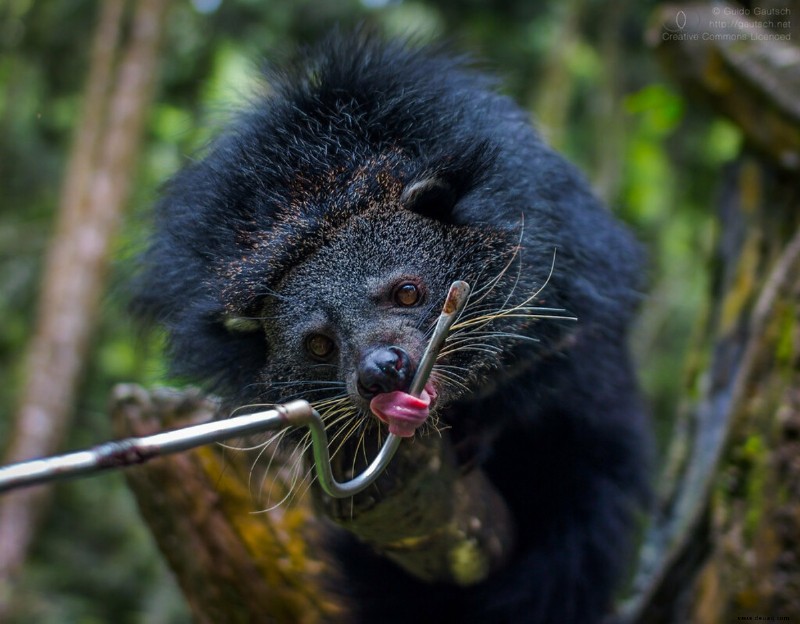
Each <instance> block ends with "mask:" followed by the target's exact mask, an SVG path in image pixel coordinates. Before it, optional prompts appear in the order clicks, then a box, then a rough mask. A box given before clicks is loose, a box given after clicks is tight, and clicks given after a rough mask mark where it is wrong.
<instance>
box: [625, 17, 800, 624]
mask: <svg viewBox="0 0 800 624" xmlns="http://www.w3.org/2000/svg"><path fill="white" fill-rule="evenodd" d="M735 9H736V7H733V6H731V5H726V4H722V3H715V4H714V5H708V6H700V5H687V6H673V7H668V8H664V9H662V10H660V11H659V13H658V15H657V20H656V26H655V27H654V29H653V30H652V31H651V33H650V34H651V38H652V41H653V43H654V45H655V47H656V49H657V53H658V54H659V55H660V57H661V59H662V60H663V61H664V63H665V65H666V66H667V68H668V69H669V70H670V72H671V74H672V75H673V76H674V77H675V78H676V79H677V81H678V82H679V84H680V85H681V87H682V88H683V89H684V91H685V93H686V94H687V95H688V97H689V98H690V99H691V100H693V101H695V102H697V103H702V104H704V105H710V107H711V108H712V109H713V110H714V111H716V112H718V113H720V114H722V115H725V116H727V117H728V118H729V119H730V120H732V121H733V122H734V123H735V124H736V125H737V126H738V127H739V128H740V129H741V131H742V134H743V137H744V144H743V148H742V153H741V155H740V157H739V158H738V160H737V161H736V162H734V163H731V164H730V165H729V166H728V167H726V169H725V170H724V171H722V172H721V174H720V181H719V188H720V195H719V200H718V207H717V214H718V219H719V228H718V234H717V241H716V252H715V257H714V258H713V263H712V291H711V292H710V293H709V306H708V310H709V311H708V314H707V317H706V319H704V321H703V322H702V328H703V331H702V333H701V337H700V339H699V341H698V344H696V345H695V348H694V352H693V353H692V355H691V358H690V360H689V372H690V375H689V383H688V385H687V388H686V394H685V396H684V399H683V409H682V411H681V413H680V414H679V416H678V420H677V422H676V428H675V431H676V435H675V438H674V441H673V443H672V447H671V452H670V455H669V462H668V464H667V466H666V468H665V470H664V473H663V479H662V483H661V484H660V486H661V494H662V497H661V500H660V501H659V503H660V504H659V508H658V510H657V514H656V516H655V518H654V520H653V524H652V526H651V529H650V531H649V534H648V536H647V538H646V542H645V547H644V548H643V551H642V565H641V566H640V569H639V573H638V576H637V579H636V581H635V587H634V592H635V596H634V598H633V599H632V601H631V603H630V604H629V605H628V609H627V610H626V619H627V621H630V622H637V623H641V624H645V623H647V624H660V623H664V624H667V623H670V624H671V623H676V624H677V623H678V622H693V623H697V624H712V623H720V624H722V623H724V622H732V621H735V620H736V619H737V618H739V617H748V616H758V617H762V618H783V619H785V621H800V552H798V545H800V544H798V542H800V496H799V495H800V455H798V451H800V435H799V434H800V322H799V321H800V297H799V295H800V184H799V183H798V179H799V176H800V171H799V170H798V168H799V167H800V106H799V104H800V100H798V94H800V75H799V74H798V72H797V67H798V62H799V61H800V50H798V49H797V48H796V47H794V46H792V45H791V44H790V43H788V42H787V41H785V34H784V35H783V36H782V35H781V33H780V32H779V31H766V30H763V29H761V28H760V27H759V26H758V25H756V24H754V23H753V22H754V21H755V20H753V19H744V20H742V19H740V18H736V17H734V16H736V15H737V13H736V11H735ZM791 59H795V60H794V62H789V61H790V60H791Z"/></svg>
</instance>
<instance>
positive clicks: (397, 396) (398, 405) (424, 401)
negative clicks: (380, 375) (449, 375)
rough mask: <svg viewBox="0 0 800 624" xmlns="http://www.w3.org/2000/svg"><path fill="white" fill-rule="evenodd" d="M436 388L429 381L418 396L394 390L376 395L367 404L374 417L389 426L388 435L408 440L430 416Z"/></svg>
mask: <svg viewBox="0 0 800 624" xmlns="http://www.w3.org/2000/svg"><path fill="white" fill-rule="evenodd" d="M436 396H437V393H436V388H435V387H434V385H433V384H432V383H431V382H430V381H429V382H428V383H427V384H425V389H424V390H423V391H422V393H421V394H420V396H418V397H416V396H413V395H411V394H408V393H407V392H402V391H400V390H396V391H394V392H385V393H382V394H376V395H375V396H374V397H373V398H372V400H371V401H370V403H369V408H370V410H371V411H372V413H373V414H375V416H377V417H378V418H379V419H380V420H382V421H383V422H385V423H387V424H388V425H389V433H392V434H394V435H396V436H400V437H403V438H410V437H412V436H413V435H414V432H415V431H416V430H417V429H418V428H419V427H420V426H421V425H422V424H423V423H424V422H425V421H426V420H428V417H429V416H430V410H431V408H432V407H433V405H434V403H435V402H436Z"/></svg>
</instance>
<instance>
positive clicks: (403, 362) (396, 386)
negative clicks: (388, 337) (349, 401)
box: [357, 347, 414, 399]
mask: <svg viewBox="0 0 800 624" xmlns="http://www.w3.org/2000/svg"><path fill="white" fill-rule="evenodd" d="M357 373H358V393H359V394H360V395H361V396H362V397H364V398H365V399H371V398H372V397H374V396H375V395H377V394H383V393H387V392H394V391H395V390H402V391H406V390H408V388H409V386H410V385H411V379H412V377H413V375H414V371H413V368H412V364H411V358H410V357H409V355H408V353H406V352H405V351H404V350H403V349H401V348H400V347H378V348H375V349H372V350H371V351H367V352H366V353H365V354H364V355H363V356H362V357H361V360H360V361H359V363H358V370H357Z"/></svg>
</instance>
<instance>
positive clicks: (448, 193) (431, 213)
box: [400, 177, 457, 223]
mask: <svg viewBox="0 0 800 624" xmlns="http://www.w3.org/2000/svg"><path fill="white" fill-rule="evenodd" d="M456 199H457V197H456V191H455V189H454V188H453V187H452V186H451V185H450V183H449V182H448V181H447V180H443V179H442V178H439V177H430V178H424V179H422V180H419V181H417V182H412V183H411V184H409V185H408V186H407V187H406V188H405V190H404V191H403V194H402V195H401V196H400V203H401V204H402V205H403V207H404V208H406V209H407V210H410V211H411V212H414V213H416V214H418V215H421V216H423V217H428V218H429V219H434V220H436V221H442V222H444V223H452V222H453V207H454V206H455V204H456Z"/></svg>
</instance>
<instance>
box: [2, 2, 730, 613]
mask: <svg viewBox="0 0 800 624" xmlns="http://www.w3.org/2000/svg"><path fill="white" fill-rule="evenodd" d="M101 4H102V3H101V2H99V1H98V0H6V1H5V2H4V3H3V4H2V5H0V51H1V54H0V130H2V131H0V197H1V198H2V199H1V200H0V318H2V321H3V322H2V323H0V379H2V380H3V381H4V383H3V384H2V385H0V450H2V446H3V445H4V444H5V442H6V441H7V440H8V439H9V434H10V431H11V415H12V414H13V413H14V406H15V404H16V403H17V402H18V400H19V392H20V387H21V379H22V364H23V363H22V361H21V354H22V353H24V350H25V346H26V344H27V343H28V342H29V340H30V338H31V335H32V331H33V328H34V320H35V317H34V314H33V311H34V310H35V309H36V305H37V301H38V295H39V293H38V288H39V283H40V278H41V272H42V269H43V266H44V265H43V258H44V257H45V256H46V252H47V250H48V245H49V242H50V240H51V236H52V234H53V228H54V223H55V216H56V214H55V213H56V207H57V206H58V204H59V198H58V195H59V190H60V187H61V180H62V176H63V175H64V171H65V165H66V159H67V154H68V150H69V146H70V144H71V141H72V140H73V139H74V136H73V132H74V129H75V127H76V125H77V123H78V119H79V117H80V111H81V107H82V105H83V102H82V96H83V93H84V83H85V81H86V77H87V74H88V67H89V55H90V49H89V48H90V45H89V42H90V41H91V40H92V32H93V29H94V25H95V24H96V22H97V19H98V11H99V9H100V6H101ZM654 6H655V3H649V2H646V3H641V2H633V1H632V0H616V1H614V2H600V1H599V0H569V1H567V2H563V1H558V0H546V1H543V2H537V3H533V2H530V0H495V1H490V0H468V1H466V2H465V1H458V2H457V1H456V0H428V1H415V0H406V1H393V0H361V1H358V0H346V1H339V0H300V1H297V2H288V1H277V2H264V1H262V0H193V1H190V0H176V1H175V2H173V3H172V6H171V7H170V12H169V15H168V19H167V32H166V34H165V37H164V44H163V48H162V53H161V58H160V66H159V74H158V77H157V82H156V90H157V91H156V96H155V103H154V104H153V106H152V108H151V110H150V112H149V117H148V121H147V126H146V135H145V139H144V142H143V143H142V146H141V152H140V154H139V161H138V162H139V166H138V173H137V174H136V179H135V181H134V183H133V185H132V187H131V188H132V192H131V199H130V201H129V209H128V210H129V212H128V216H127V218H126V222H125V225H124V227H123V228H122V230H121V233H120V234H119V236H118V237H117V240H116V242H115V250H116V253H115V257H116V258H117V260H116V263H115V266H114V269H113V271H112V272H111V275H110V276H109V278H108V286H107V289H106V295H105V297H104V302H103V307H102V311H101V314H100V316H99V317H98V318H97V320H96V325H95V328H94V331H93V334H92V337H91V346H90V353H89V355H88V358H87V366H86V369H85V371H84V374H83V376H82V378H81V379H82V381H81V385H80V391H79V393H78V397H77V399H76V400H75V401H74V404H73V405H72V406H71V410H72V413H73V423H72V426H71V428H70V431H69V434H68V439H67V440H65V441H64V444H63V446H64V448H75V447H83V446H88V445H91V444H93V443H96V442H98V441H102V440H106V439H108V438H109V437H110V436H111V431H110V423H109V422H108V418H107V415H106V409H105V404H106V400H107V396H108V391H109V389H110V388H111V386H112V385H113V384H115V383H117V382H120V381H131V380H134V381H140V382H142V383H144V384H146V385H153V384H157V383H163V382H164V381H165V379H164V377H163V367H162V365H161V362H160V361H159V356H158V348H157V347H158V345H157V344H145V343H144V342H143V339H142V337H141V335H138V334H137V333H136V331H135V329H134V328H133V326H132V325H131V323H130V321H129V319H128V317H127V315H126V312H125V303H124V283H125V279H126V276H127V274H128V273H129V271H130V266H131V258H132V257H133V256H134V255H135V252H136V249H137V247H138V246H139V244H140V242H141V240H142V238H143V235H144V234H143V233H144V232H145V231H146V227H147V213H148V210H149V207H150V206H151V205H152V203H153V201H154V199H155V198H156V196H157V194H158V187H159V185H160V184H161V183H163V182H164V181H165V180H166V179H167V178H168V177H169V175H170V174H171V173H172V172H174V171H175V170H176V169H177V168H178V167H179V166H180V165H181V164H182V163H184V162H186V160H187V158H190V157H191V156H192V155H193V154H196V153H197V152H198V151H200V150H202V148H203V145H204V144H205V142H206V141H207V139H208V138H209V137H210V136H211V135H212V134H213V133H214V131H215V129H217V128H219V127H221V126H222V125H224V123H225V121H226V119H228V118H229V117H230V115H231V114H232V113H233V112H235V110H236V108H237V106H240V105H242V104H243V103H244V102H245V100H246V98H247V96H248V94H250V93H252V92H253V90H254V89H258V88H261V85H260V79H259V66H260V63H262V62H264V61H269V60H270V59H275V58H281V57H283V56H285V55H286V54H287V53H288V52H289V51H291V49H292V48H293V47H294V46H296V45H297V44H298V43H306V42H310V41H313V40H315V39H317V38H319V37H320V36H322V35H323V34H324V33H326V32H327V31H329V30H330V29H331V28H332V27H334V26H337V25H338V26H339V27H341V28H349V27H352V26H354V25H356V24H358V23H361V22H367V23H370V24H375V25H377V26H378V27H379V28H381V29H382V30H383V31H385V32H386V33H388V34H390V35H413V36H414V37H416V38H419V39H421V40H430V39H438V38H441V37H447V38H450V39H452V41H453V46H454V47H455V48H456V49H459V50H465V51H469V52H470V53H472V54H474V55H475V56H476V57H477V58H478V59H481V61H480V63H481V65H482V66H484V67H487V68H488V69H490V70H492V71H495V72H496V73H498V74H499V75H500V76H501V78H502V81H503V89H504V90H505V91H506V92H508V93H509V94H510V95H512V96H513V97H515V98H516V99H517V100H518V101H520V102H521V103H522V104H523V105H525V106H526V107H528V108H529V109H530V110H531V114H532V116H534V118H535V119H536V120H537V121H536V123H537V125H538V127H540V129H541V131H542V133H543V134H544V135H545V136H546V137H547V138H548V140H549V141H551V142H552V143H553V144H554V145H555V146H556V147H557V148H558V149H559V150H561V151H563V152H564V153H566V154H567V155H568V157H569V158H571V159H572V160H573V161H575V162H576V163H577V164H578V165H579V166H581V167H582V168H583V169H584V171H586V173H587V175H588V176H589V177H590V178H591V180H592V181H593V183H594V184H595V187H596V188H597V190H598V192H599V193H600V194H601V195H602V196H603V197H604V199H605V200H606V201H607V202H608V204H609V206H610V207H611V209H612V210H614V211H615V212H617V213H618V214H619V215H620V216H621V217H622V218H623V219H624V220H625V221H627V222H628V223H630V224H631V226H632V227H633V228H634V230H635V231H636V232H637V233H638V235H639V237H640V238H641V239H642V241H643V242H644V243H645V244H646V245H647V246H648V248H649V250H650V256H651V289H650V292H649V294H648V296H647V297H646V298H645V300H644V301H643V310H642V315H641V321H640V323H639V326H638V328H637V332H636V335H635V337H634V340H633V346H634V350H635V352H636V356H637V358H638V359H639V361H640V362H641V363H642V366H641V367H640V370H641V371H642V380H643V383H644V386H645V390H646V392H647V395H648V398H649V400H650V401H651V404H652V406H653V412H654V416H655V419H656V422H657V424H658V427H659V432H660V435H659V439H660V440H662V441H663V440H666V439H667V438H668V437H669V431H670V428H671V423H672V415H673V414H674V413H675V411H676V406H677V401H678V398H679V397H680V395H681V393H682V391H683V387H684V386H685V379H684V373H682V370H683V368H684V361H685V356H686V353H687V349H688V347H689V344H690V340H691V336H692V334H693V332H694V331H695V328H696V327H699V325H698V324H697V319H698V317H700V316H701V312H702V309H703V307H704V306H705V305H706V302H705V293H706V291H707V287H708V276H709V271H708V269H709V263H710V254H711V249H712V241H713V235H714V227H715V226H714V215H713V213H712V212H711V211H710V210H709V206H711V205H712V204H713V200H714V196H715V193H716V191H717V188H718V183H717V176H718V171H719V168H720V165H721V164H722V163H724V162H726V161H728V160H730V159H732V158H733V157H734V156H735V155H736V154H737V152H738V149H739V146H740V142H741V137H740V134H739V132H738V131H737V129H736V128H735V127H734V126H733V125H732V124H730V123H729V122H727V121H725V120H723V119H722V118H717V117H713V116H711V115H709V114H708V113H706V112H703V111H699V110H696V109H695V108H694V107H693V106H690V105H689V104H688V103H687V101H686V100H684V98H683V97H682V95H681V94H680V93H679V92H678V90H677V88H676V87H674V86H673V85H672V84H671V83H670V82H669V81H668V80H667V79H666V78H665V77H664V76H663V74H662V73H661V72H660V70H659V69H658V67H657V65H656V63H655V60H654V58H653V56H652V54H651V52H650V51H649V50H648V48H647V46H646V44H645V41H644V34H645V30H646V28H647V19H648V15H649V14H650V13H651V12H652V10H653V8H654ZM662 446H663V445H662ZM54 493H55V500H54V503H53V504H52V506H51V508H50V513H49V514H48V515H47V517H46V519H45V521H44V524H43V526H42V528H41V530H40V531H39V532H38V534H37V538H36V540H35V542H34V545H33V549H32V552H31V555H30V557H29V560H28V562H27V564H26V566H25V568H24V570H23V572H22V575H21V577H20V578H19V580H18V582H16V583H15V584H14V587H13V592H11V591H10V590H9V588H5V594H3V593H2V592H3V588H0V602H5V603H6V604H7V605H9V606H10V611H9V612H10V616H9V620H8V621H11V622H42V623H49V622H53V623H55V622H58V623H63V622H106V621H114V622H119V623H121V624H122V623H125V622H131V623H133V622H165V623H167V622H170V623H171V622H184V621H188V619H189V616H188V612H187V610H186V608H185V607H184V606H183V601H182V599H181V597H180V595H179V593H178V590H177V588H176V585H175V583H174V582H173V581H172V579H171V577H170V575H169V572H168V571H167V570H166V568H165V567H164V565H163V564H162V563H161V561H160V559H159V556H158V554H157V552H156V549H155V547H154V545H153V543H152V541H151V538H150V536H149V534H148V533H147V530H146V529H145V528H144V527H143V525H142V523H141V521H140V519H139V517H138V513H137V510H136V507H135V504H134V503H133V500H132V498H131V496H130V494H129V493H128V491H127V489H126V488H125V486H124V483H123V479H122V478H121V476H120V475H108V476H105V477H103V478H100V479H92V480H85V481H78V482H72V483H65V484H61V485H58V486H57V487H55V489H54Z"/></svg>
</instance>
